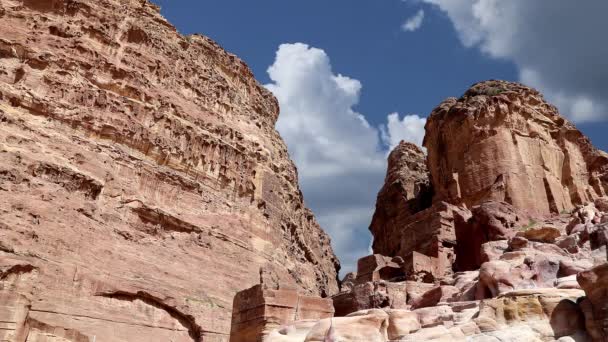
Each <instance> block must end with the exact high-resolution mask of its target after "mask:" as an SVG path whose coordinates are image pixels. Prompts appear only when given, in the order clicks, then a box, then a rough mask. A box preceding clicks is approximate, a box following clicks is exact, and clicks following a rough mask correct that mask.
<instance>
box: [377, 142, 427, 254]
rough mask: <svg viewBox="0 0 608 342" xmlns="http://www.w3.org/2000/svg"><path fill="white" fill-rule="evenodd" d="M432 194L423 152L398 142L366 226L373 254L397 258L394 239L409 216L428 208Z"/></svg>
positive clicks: (405, 143)
mask: <svg viewBox="0 0 608 342" xmlns="http://www.w3.org/2000/svg"><path fill="white" fill-rule="evenodd" d="M432 195H433V194H432V189H431V187H430V185H429V175H428V171H427V168H426V156H425V154H424V152H423V151H422V150H421V149H420V148H419V147H418V146H416V145H414V144H412V143H408V142H404V141H401V142H400V143H399V145H398V146H397V147H395V149H394V150H393V151H392V152H391V153H390V155H389V157H388V167H387V172H386V178H385V180H384V186H383V187H382V189H380V192H379V193H378V198H377V200H376V211H375V212H374V216H373V218H372V223H371V225H370V227H369V229H370V231H371V232H372V234H373V235H374V249H375V250H376V252H378V253H381V254H384V255H397V254H396V253H395V252H396V244H398V243H399V242H398V241H394V237H395V236H398V235H399V234H400V231H401V229H402V227H403V226H404V225H407V224H408V223H409V222H410V221H409V218H410V216H412V215H413V214H415V213H417V212H420V211H422V210H424V209H426V208H428V207H429V206H430V204H431V198H432ZM388 251H392V252H393V253H388Z"/></svg>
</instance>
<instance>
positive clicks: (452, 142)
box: [424, 81, 608, 214]
mask: <svg viewBox="0 0 608 342" xmlns="http://www.w3.org/2000/svg"><path fill="white" fill-rule="evenodd" d="M424 146H425V147H426V148H427V151H428V167H429V171H430V174H431V183H432V184H433V188H434V190H435V198H434V200H435V201H437V200H443V201H448V202H450V203H454V204H461V203H462V204H465V205H467V206H469V207H471V206H473V205H476V204H479V203H481V202H483V201H485V200H498V201H505V202H508V203H510V204H512V205H513V206H514V207H515V208H517V209H519V210H523V211H527V212H530V213H533V214H549V213H560V212H562V211H564V210H567V211H569V210H571V209H572V208H573V207H574V206H575V205H578V204H585V203H588V202H590V201H593V200H594V199H595V198H597V197H601V196H603V195H605V194H606V191H607V189H608V187H607V184H608V183H607V181H608V178H607V167H608V158H607V155H606V153H604V152H601V151H598V150H597V149H596V148H594V147H593V146H592V145H591V143H590V141H589V140H588V139H587V138H586V137H585V136H584V135H583V134H582V133H581V132H580V131H578V130H577V129H576V127H574V125H572V124H571V123H569V122H568V121H567V120H565V119H564V118H563V117H561V116H560V115H559V113H558V112H557V109H556V108H555V107H554V106H552V105H550V104H548V103H547V102H545V100H544V99H543V97H542V95H541V94H540V93H538V92H537V91H536V90H534V89H531V88H528V87H525V86H523V85H521V84H517V83H509V82H505V81H487V82H482V83H478V84H476V85H474V86H473V87H471V88H470V89H469V90H468V91H467V92H466V93H465V94H464V95H463V97H461V98H460V99H456V98H449V99H447V100H445V101H444V102H443V103H441V104H440V105H439V106H438V107H437V108H436V109H435V110H433V112H432V113H431V115H430V116H429V119H428V121H427V124H426V136H425V139H424Z"/></svg>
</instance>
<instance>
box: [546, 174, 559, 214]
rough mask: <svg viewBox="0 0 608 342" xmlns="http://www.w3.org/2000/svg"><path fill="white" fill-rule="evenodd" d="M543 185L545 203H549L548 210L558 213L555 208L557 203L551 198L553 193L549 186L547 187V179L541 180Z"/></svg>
mask: <svg viewBox="0 0 608 342" xmlns="http://www.w3.org/2000/svg"><path fill="white" fill-rule="evenodd" d="M543 183H544V185H545V192H546V194H547V201H548V202H549V210H550V211H551V212H553V213H559V209H558V208H557V203H556V202H555V198H554V197H553V192H552V191H551V186H550V185H549V180H547V177H545V178H543Z"/></svg>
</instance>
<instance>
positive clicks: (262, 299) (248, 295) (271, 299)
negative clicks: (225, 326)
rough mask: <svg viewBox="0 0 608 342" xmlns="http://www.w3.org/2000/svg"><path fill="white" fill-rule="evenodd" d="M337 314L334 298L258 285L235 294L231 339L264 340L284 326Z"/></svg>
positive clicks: (233, 340) (237, 340)
mask: <svg viewBox="0 0 608 342" xmlns="http://www.w3.org/2000/svg"><path fill="white" fill-rule="evenodd" d="M333 315H334V307H333V304H332V301H331V299H328V298H326V299H324V298H318V297H310V296H302V295H299V294H298V292H297V290H295V289H282V288H279V289H265V288H264V286H263V285H262V284H260V285H256V286H254V287H252V288H250V289H247V290H244V291H241V292H239V293H237V295H236V296H235V297H234V304H233V309H232V329H231V332H230V342H262V341H264V339H265V338H266V336H267V335H269V334H270V333H271V332H272V331H273V330H276V329H278V328H279V327H281V326H284V325H288V324H292V323H294V322H296V321H299V320H302V321H306V320H320V319H324V318H329V317H333Z"/></svg>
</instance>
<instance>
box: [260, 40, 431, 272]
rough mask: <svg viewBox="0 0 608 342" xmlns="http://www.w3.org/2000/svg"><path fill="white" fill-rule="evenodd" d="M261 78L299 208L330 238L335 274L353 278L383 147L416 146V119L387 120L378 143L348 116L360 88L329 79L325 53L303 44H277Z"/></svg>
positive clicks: (357, 117) (380, 175) (371, 130)
mask: <svg viewBox="0 0 608 342" xmlns="http://www.w3.org/2000/svg"><path fill="white" fill-rule="evenodd" d="M268 74H269V76H270V79H271V80H272V83H271V84H268V85H266V87H267V88H268V89H269V90H270V91H272V92H273V93H274V95H275V96H276V97H277V99H278V100H279V104H280V107H281V114H280V115H279V120H278V122H277V130H278V131H279V132H280V133H281V136H282V137H283V139H285V142H286V143H287V146H288V149H289V152H290V155H291V157H292V158H293V160H294V162H295V163H296V166H297V167H298V172H299V177H300V185H301V187H302V191H303V193H304V198H305V200H306V202H307V205H308V206H310V207H311V209H312V210H313V211H314V212H315V214H316V216H317V218H318V220H319V222H320V224H321V226H322V227H323V228H324V229H325V230H326V231H327V232H328V233H329V234H330V235H331V237H332V244H333V246H334V249H335V251H336V254H337V255H338V257H340V260H341V262H342V264H343V272H342V274H344V272H350V271H354V270H355V268H356V261H357V259H358V258H360V257H362V256H365V255H367V254H368V246H369V244H370V239H371V235H370V233H369V231H368V226H369V223H370V221H371V216H372V214H373V210H374V207H375V200H376V194H377V192H378V190H379V189H380V187H381V186H382V182H383V180H384V175H385V172H386V152H387V150H386V146H385V145H384V144H383V142H386V144H387V145H393V142H394V141H395V139H397V138H396V137H403V138H408V139H410V138H411V139H413V141H414V142H416V143H420V137H421V136H422V135H424V128H423V126H424V124H422V125H421V124H420V123H421V122H423V121H424V119H422V118H418V117H416V118H417V119H416V120H413V121H412V126H411V127H410V126H409V125H408V124H409V121H406V120H409V119H404V120H399V117H398V115H397V114H391V115H389V116H388V123H387V125H386V128H384V132H383V139H384V140H381V138H380V131H379V129H378V128H376V127H373V126H371V125H370V124H369V123H368V122H367V120H366V119H365V117H364V116H363V115H362V114H360V113H358V112H356V111H355V110H354V109H353V108H354V106H356V104H357V103H358V101H359V97H360V93H361V89H362V86H361V83H360V82H359V81H358V80H355V79H352V78H350V77H347V76H344V75H340V74H336V73H335V72H334V71H333V70H332V66H331V63H330V59H329V57H328V56H327V54H326V53H325V52H324V51H323V50H321V49H317V48H313V47H309V46H308V45H306V44H302V43H296V44H283V45H281V46H280V47H279V49H278V51H277V54H276V58H275V61H274V63H273V65H272V66H270V67H269V68H268ZM406 118H407V117H406ZM402 130H403V131H404V132H401V131H402ZM416 130H419V131H418V132H416Z"/></svg>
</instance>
